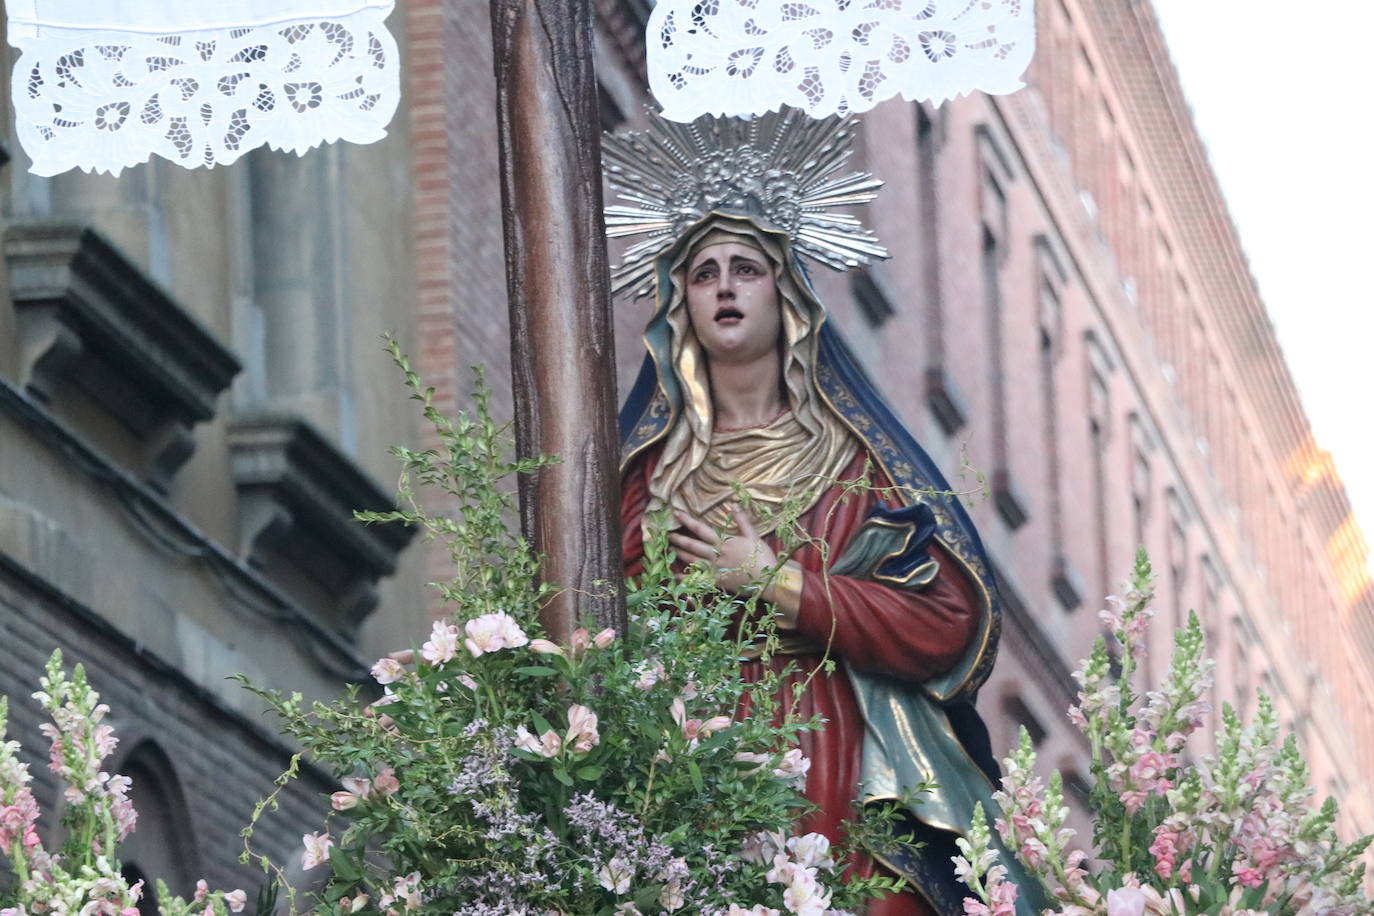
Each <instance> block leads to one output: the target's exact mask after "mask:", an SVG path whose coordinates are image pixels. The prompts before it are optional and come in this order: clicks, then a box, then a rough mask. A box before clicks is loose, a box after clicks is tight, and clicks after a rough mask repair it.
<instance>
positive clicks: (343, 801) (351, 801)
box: [329, 792, 359, 811]
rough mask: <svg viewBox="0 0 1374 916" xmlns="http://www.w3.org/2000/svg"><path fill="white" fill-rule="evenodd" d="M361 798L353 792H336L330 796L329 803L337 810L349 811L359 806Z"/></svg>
mask: <svg viewBox="0 0 1374 916" xmlns="http://www.w3.org/2000/svg"><path fill="white" fill-rule="evenodd" d="M358 802H359V798H358V796H356V795H354V794H353V793H352V792H335V793H334V794H333V795H331V796H329V805H330V807H332V808H333V809H334V810H335V811H347V810H349V809H350V808H356V807H357V806H358Z"/></svg>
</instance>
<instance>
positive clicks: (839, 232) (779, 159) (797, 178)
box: [601, 108, 888, 296]
mask: <svg viewBox="0 0 1374 916" xmlns="http://www.w3.org/2000/svg"><path fill="white" fill-rule="evenodd" d="M853 123H854V122H853V119H852V118H840V117H831V118H825V119H821V120H817V119H815V118H811V117H809V116H807V115H806V114H804V113H802V112H801V111H798V110H796V109H790V108H783V109H782V110H781V111H777V112H769V113H768V114H765V115H762V116H760V117H757V118H751V119H749V120H742V119H739V118H716V117H713V116H710V115H707V116H705V117H701V118H698V119H697V120H695V121H693V122H691V123H690V124H681V123H678V122H675V121H668V120H665V119H663V118H662V117H660V116H659V115H658V114H656V113H654V112H652V111H651V112H649V129H648V130H646V131H640V132H625V133H619V134H606V135H605V137H604V139H603V140H602V145H601V151H602V160H603V163H604V168H605V175H606V183H607V184H609V185H610V186H611V187H612V188H614V189H615V191H616V192H617V193H616V196H617V197H619V198H620V200H622V201H625V202H626V203H627V204H628V205H627V206H622V205H616V206H611V207H607V208H606V235H607V236H608V237H610V238H623V237H627V236H636V235H645V236H648V237H647V238H645V239H643V240H642V241H639V242H636V243H635V244H633V245H631V246H630V247H629V248H628V249H627V250H626V252H625V258H624V260H623V261H622V262H621V263H620V265H619V266H618V267H616V268H614V269H613V270H612V271H611V293H612V295H618V294H620V293H621V292H624V291H625V290H627V289H633V290H634V294H635V295H636V296H644V295H648V294H649V293H650V292H652V290H653V282H652V274H653V269H654V259H655V258H656V257H657V256H658V255H659V254H660V253H661V252H662V251H664V249H666V248H668V247H669V246H670V245H671V244H672V243H673V242H674V241H676V240H677V239H678V238H679V237H681V235H682V233H683V232H685V231H686V230H687V229H688V228H689V227H690V226H692V225H693V224H694V223H696V222H697V221H698V220H700V219H701V218H702V217H704V216H706V215H707V214H708V213H710V212H711V211H713V210H720V211H724V212H737V213H741V214H743V215H748V216H755V217H761V218H762V219H763V220H764V221H765V222H766V223H768V224H769V225H771V226H772V227H773V228H776V229H780V230H782V231H784V232H786V233H787V234H788V235H789V236H791V238H792V245H793V248H794V249H795V250H796V251H797V253H799V254H802V255H805V256H807V257H809V258H812V259H813V260H816V261H819V262H820V263H822V264H824V265H826V266H827V267H830V268H833V269H835V270H848V269H849V268H852V267H860V266H862V265H865V264H869V263H870V262H871V261H873V260H874V259H883V258H887V257H888V253H887V249H886V248H884V247H883V246H882V245H881V244H879V243H878V238H877V236H875V235H874V234H873V233H872V231H870V230H869V229H866V228H864V226H863V225H862V224H861V223H860V222H859V221H858V219H856V218H855V217H853V216H850V215H849V214H847V213H834V212H831V210H832V208H835V207H848V206H853V205H855V204H866V203H868V202H869V201H871V200H873V199H874V198H875V197H876V196H877V193H876V192H877V190H878V188H880V187H882V185H883V183H882V182H881V181H879V180H877V179H876V178H874V177H873V176H872V175H871V174H869V173H867V172H853V173H850V174H849V175H845V176H843V177H834V176H835V172H836V171H837V170H838V169H839V168H840V167H841V166H842V165H843V164H844V162H845V160H846V159H848V158H849V154H850V152H851V146H850V143H851V140H852V139H853V136H854V132H853Z"/></svg>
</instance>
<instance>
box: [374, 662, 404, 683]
mask: <svg viewBox="0 0 1374 916" xmlns="http://www.w3.org/2000/svg"><path fill="white" fill-rule="evenodd" d="M405 673H406V669H405V668H404V667H402V665H401V663H400V662H398V661H396V659H394V658H379V659H377V664H375V665H373V666H372V677H373V679H374V680H376V681H377V683H378V684H391V683H394V682H395V681H397V680H399V679H400V678H401V676H402V675H404V674H405Z"/></svg>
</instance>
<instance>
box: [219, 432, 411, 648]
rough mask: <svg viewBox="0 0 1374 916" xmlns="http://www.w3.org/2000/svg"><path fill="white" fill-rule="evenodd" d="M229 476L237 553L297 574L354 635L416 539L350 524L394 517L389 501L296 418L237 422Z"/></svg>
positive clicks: (401, 529)
mask: <svg viewBox="0 0 1374 916" xmlns="http://www.w3.org/2000/svg"><path fill="white" fill-rule="evenodd" d="M229 467H230V472H231V473H232V474H233V477H234V483H235V485H236V486H237V487H238V491H239V532H240V535H239V550H240V554H241V555H242V556H243V557H244V559H245V560H247V561H248V562H249V563H250V564H252V565H254V566H256V567H258V568H261V569H272V568H273V567H274V565H276V564H280V563H286V564H289V565H290V566H293V567H295V568H297V569H299V570H300V571H301V572H303V573H305V574H306V575H308V576H309V577H310V578H311V579H312V580H314V581H315V582H317V583H318V584H319V586H320V587H321V589H322V590H323V591H324V592H325V593H326V594H328V596H329V606H328V607H326V608H320V609H319V610H320V611H321V612H322V614H321V616H322V617H323V618H325V619H329V620H332V621H334V622H335V623H336V624H337V625H338V626H339V627H340V629H342V630H344V631H345V632H352V631H353V630H354V629H356V627H357V625H358V623H360V622H361V621H362V619H363V618H364V617H366V616H367V615H368V614H369V613H371V612H372V610H373V609H374V608H375V607H376V606H377V603H378V596H377V593H376V583H377V581H378V580H379V579H380V578H381V577H383V576H386V575H390V574H392V573H394V572H395V571H396V561H397V557H398V555H399V554H400V551H401V549H402V548H404V547H405V545H406V544H407V543H409V542H410V539H411V538H412V537H413V536H414V535H415V530H414V529H413V528H408V527H405V526H403V525H397V524H390V525H364V524H362V523H361V522H359V521H357V520H356V519H355V518H354V517H353V513H354V511H356V510H373V511H378V512H386V511H390V510H393V509H394V508H395V505H394V503H393V502H392V500H391V499H390V497H389V496H388V495H387V494H386V493H383V492H382V491H381V490H380V489H379V488H378V487H377V486H376V485H375V484H374V483H373V482H372V480H371V479H370V478H369V477H368V476H367V474H366V473H365V472H364V471H362V469H360V468H359V467H358V466H357V465H356V464H355V463H354V462H353V461H352V460H351V459H350V458H348V456H346V455H344V454H343V453H341V452H339V451H338V450H337V449H336V448H335V447H334V446H333V445H332V444H330V442H329V441H328V440H327V439H325V438H324V436H322V435H321V434H320V433H319V432H317V431H316V430H315V429H314V428H313V427H312V426H311V425H310V424H309V423H307V422H306V421H305V420H302V419H300V418H298V417H292V416H285V415H279V414H258V415H249V416H239V417H236V418H235V419H234V421H233V422H232V423H231V424H230V427H229Z"/></svg>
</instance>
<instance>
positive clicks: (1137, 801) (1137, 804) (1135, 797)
mask: <svg viewBox="0 0 1374 916" xmlns="http://www.w3.org/2000/svg"><path fill="white" fill-rule="evenodd" d="M1145 798H1146V795H1145V793H1144V792H1140V791H1137V790H1135V789H1128V790H1126V791H1125V792H1122V793H1121V804H1123V805H1125V806H1126V813H1127V814H1135V813H1136V812H1137V811H1139V810H1140V809H1141V808H1143V807H1144V806H1145Z"/></svg>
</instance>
